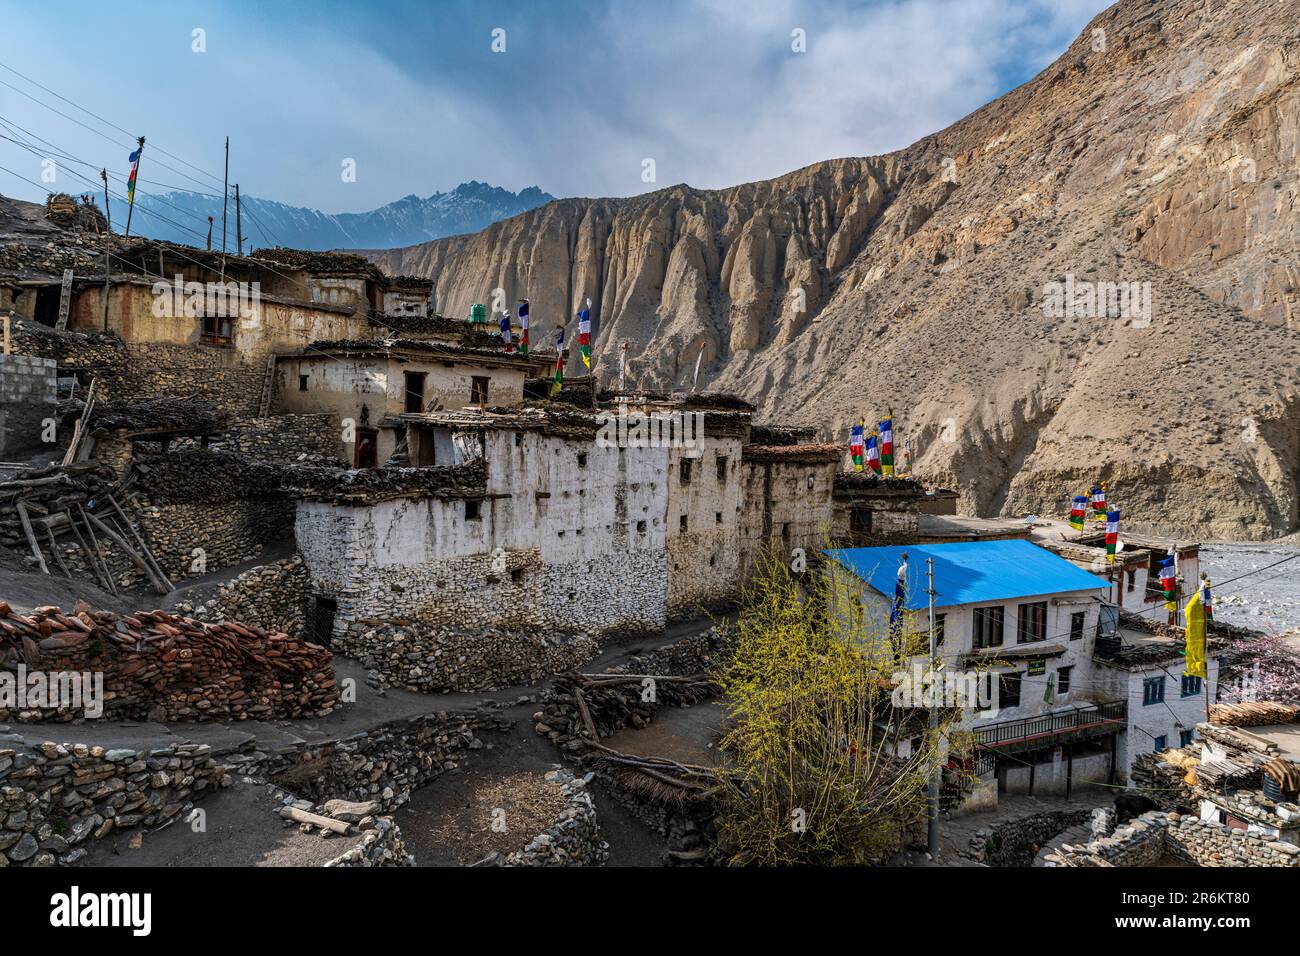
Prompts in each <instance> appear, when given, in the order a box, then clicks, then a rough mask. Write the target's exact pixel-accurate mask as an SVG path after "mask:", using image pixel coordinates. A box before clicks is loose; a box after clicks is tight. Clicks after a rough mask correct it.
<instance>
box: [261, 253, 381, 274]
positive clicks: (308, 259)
mask: <svg viewBox="0 0 1300 956" xmlns="http://www.w3.org/2000/svg"><path fill="white" fill-rule="evenodd" d="M252 254H253V256H254V257H255V258H258V259H269V260H270V261H272V262H278V263H280V264H282V265H286V266H293V267H294V268H297V269H305V270H306V271H307V272H310V273H311V274H312V275H336V276H365V277H366V278H370V279H374V280H376V281H377V282H384V281H385V278H386V277H385V276H384V274H383V272H381V271H380V270H379V267H378V266H376V265H375V264H374V263H373V262H371V261H370V260H369V259H367V258H365V257H364V256H358V255H356V254H354V253H351V252H311V251H308V250H306V249H282V248H281V247H279V246H276V247H275V248H273V249H254V250H253V253H252Z"/></svg>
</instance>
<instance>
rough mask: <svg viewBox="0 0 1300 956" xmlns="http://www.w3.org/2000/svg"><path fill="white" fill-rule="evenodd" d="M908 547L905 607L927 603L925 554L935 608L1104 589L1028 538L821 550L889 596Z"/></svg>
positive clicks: (1094, 578)
mask: <svg viewBox="0 0 1300 956" xmlns="http://www.w3.org/2000/svg"><path fill="white" fill-rule="evenodd" d="M903 552H907V592H906V594H907V607H908V609H909V610H919V609H920V608H923V607H927V606H928V600H927V597H926V567H925V562H926V559H927V558H933V559H934V589H935V591H936V594H935V598H934V604H935V607H951V606H953V605H955V604H987V603H991V602H994V601H1003V600H1009V599H1011V598H1023V597H1032V596H1034V595H1038V594H1057V593H1060V592H1063V591H1088V590H1092V589H1095V588H1108V587H1110V582H1108V581H1107V580H1106V579H1105V578H1099V577H1097V576H1096V575H1095V574H1089V573H1088V572H1087V571H1084V570H1083V569H1082V568H1078V567H1076V566H1075V565H1073V564H1071V563H1070V562H1069V561H1066V560H1065V559H1064V558H1062V557H1059V556H1058V555H1055V554H1053V553H1052V552H1050V551H1048V550H1047V549H1045V548H1040V547H1039V546H1038V545H1036V544H1030V543H1029V542H1028V541H1021V540H1011V541H957V542H953V543H951V544H920V545H902V546H896V547H883V548H835V549H832V550H830V551H823V552H822V553H823V554H825V555H826V556H827V557H829V558H830V559H831V560H832V561H835V562H837V563H839V564H841V565H843V566H844V567H845V568H847V569H848V570H849V571H851V572H853V573H854V574H855V575H857V576H858V577H859V578H861V579H862V580H863V581H865V582H866V583H867V584H869V585H871V587H872V588H874V589H875V590H877V591H879V592H880V593H881V594H884V595H885V596H886V597H889V598H892V597H893V596H894V583H895V582H896V581H897V580H898V565H899V560H900V558H901V556H902V554H903Z"/></svg>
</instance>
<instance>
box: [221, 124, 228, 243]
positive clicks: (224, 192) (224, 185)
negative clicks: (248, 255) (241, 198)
mask: <svg viewBox="0 0 1300 956" xmlns="http://www.w3.org/2000/svg"><path fill="white" fill-rule="evenodd" d="M229 205H230V137H229V136H227V137H226V171H225V174H224V176H223V177H222V180H221V254H222V255H223V256H224V255H225V254H226V208H227V207H228V206H229Z"/></svg>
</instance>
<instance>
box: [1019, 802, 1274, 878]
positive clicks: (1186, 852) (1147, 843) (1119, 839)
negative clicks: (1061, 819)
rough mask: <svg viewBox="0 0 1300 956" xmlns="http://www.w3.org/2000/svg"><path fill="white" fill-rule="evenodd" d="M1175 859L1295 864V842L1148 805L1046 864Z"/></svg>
mask: <svg viewBox="0 0 1300 956" xmlns="http://www.w3.org/2000/svg"><path fill="white" fill-rule="evenodd" d="M1169 860H1175V861H1181V862H1182V863H1184V864H1190V865H1192V866H1215V867H1220V866H1250V867H1255V866H1258V867H1292V868H1294V867H1300V847H1297V846H1293V845H1291V844H1289V843H1279V842H1276V841H1273V840H1269V839H1267V838H1266V837H1263V836H1260V835H1259V834H1256V833H1247V832H1246V831H1245V830H1237V829H1234V828H1232V827H1228V826H1221V825H1220V824H1217V823H1210V822H1208V821H1205V820H1200V819H1198V818H1196V817H1194V816H1188V815H1179V814H1177V813H1174V812H1162V811H1159V810H1152V811H1151V812H1149V813H1144V814H1142V816H1140V817H1138V818H1137V819H1136V820H1133V821H1132V822H1130V823H1129V824H1128V825H1126V826H1122V827H1120V828H1119V829H1118V830H1116V831H1115V833H1114V834H1112V835H1111V836H1109V837H1106V838H1105V839H1102V840H1094V841H1093V842H1091V843H1088V844H1086V845H1084V846H1071V845H1070V844H1066V845H1064V846H1062V847H1061V848H1060V849H1059V850H1058V851H1057V852H1056V853H1051V854H1048V855H1047V856H1046V857H1045V858H1044V862H1045V863H1046V865H1048V866H1125V867H1127V866H1152V865H1156V864H1159V863H1162V862H1165V861H1169Z"/></svg>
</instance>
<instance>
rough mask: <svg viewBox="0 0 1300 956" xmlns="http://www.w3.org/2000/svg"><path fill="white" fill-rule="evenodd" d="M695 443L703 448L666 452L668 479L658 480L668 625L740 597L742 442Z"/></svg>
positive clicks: (715, 440) (733, 439) (721, 438)
mask: <svg viewBox="0 0 1300 956" xmlns="http://www.w3.org/2000/svg"><path fill="white" fill-rule="evenodd" d="M698 441H699V443H700V445H701V446H702V447H697V448H693V449H688V448H670V449H668V456H667V475H666V476H661V480H662V481H665V482H666V483H667V486H668V495H667V508H666V518H665V520H666V528H667V539H668V540H667V574H668V581H667V587H668V592H667V602H668V618H669V619H670V620H685V619H689V618H693V617H697V616H699V615H700V614H702V613H704V612H705V611H707V610H710V609H714V608H724V607H728V606H730V605H732V604H734V603H735V601H736V599H737V597H738V596H739V594H738V592H739V589H740V512H741V474H742V472H741V464H740V449H741V441H740V439H739V438H738V437H728V436H716V437H715V436H705V437H703V438H700V439H698ZM655 450H656V449H648V451H650V452H653V451H655ZM720 462H722V465H720ZM724 468H725V472H724V470H723V469H724ZM684 479H686V480H684Z"/></svg>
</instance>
